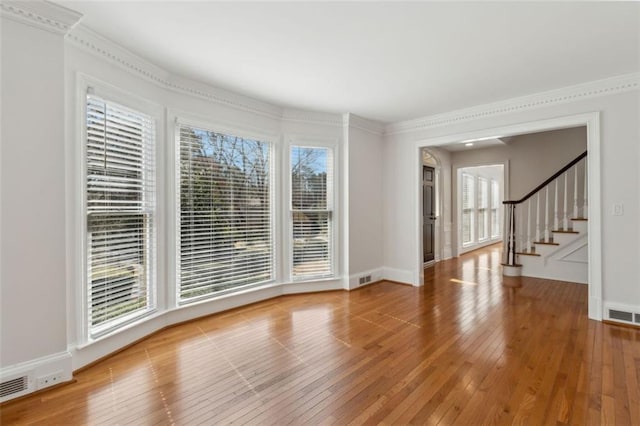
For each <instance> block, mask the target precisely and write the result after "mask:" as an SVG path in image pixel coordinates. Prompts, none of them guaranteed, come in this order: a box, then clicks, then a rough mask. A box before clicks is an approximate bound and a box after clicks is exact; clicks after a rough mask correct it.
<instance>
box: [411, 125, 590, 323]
mask: <svg viewBox="0 0 640 426" xmlns="http://www.w3.org/2000/svg"><path fill="white" fill-rule="evenodd" d="M571 128H582V129H583V130H582V132H583V138H582V142H581V143H582V144H584V143H585V139H586V146H587V150H588V151H589V156H588V158H587V160H588V161H587V162H588V165H587V166H585V169H586V171H585V173H586V180H587V181H588V182H589V185H588V188H587V191H585V197H587V192H588V199H589V204H590V205H598V203H599V202H600V173H599V166H600V137H599V115H598V114H597V113H589V114H580V115H575V116H569V117H560V118H554V119H549V120H541V121H535V122H527V123H520V124H514V125H508V126H504V127H496V128H487V129H483V130H477V131H474V132H470V133H459V134H450V135H446V136H440V137H434V138H431V139H427V140H421V141H416V148H417V150H416V153H418V152H419V153H420V168H419V169H416V172H417V173H416V176H415V177H416V179H415V181H414V182H416V184H417V185H416V186H418V185H419V187H414V188H415V190H416V191H415V193H416V195H418V196H419V197H420V198H422V197H423V191H424V188H423V186H424V185H423V180H424V179H423V173H424V168H423V167H424V163H423V161H422V155H423V152H424V150H425V148H428V149H429V150H430V151H434V152H439V153H442V154H443V155H441V156H440V161H441V162H443V164H444V165H443V166H442V167H441V171H442V172H443V173H445V174H447V177H446V180H447V182H448V183H447V188H452V189H453V188H455V187H456V186H455V185H452V184H453V182H452V181H453V180H455V179H457V168H456V167H455V166H454V165H455V164H456V163H458V159H457V158H456V157H457V154H454V153H452V151H453V152H455V151H459V150H461V149H463V148H464V147H467V148H468V147H469V146H470V145H471V144H472V143H473V144H474V145H482V144H480V143H479V142H482V143H483V144H485V143H491V144H495V145H498V144H509V143H511V140H510V138H512V137H515V136H519V135H533V134H536V133H543V132H551V131H556V130H562V129H571ZM532 137H533V136H532ZM535 137H536V138H538V137H539V135H538V136H535ZM498 146H499V145H498ZM563 146H564V144H563ZM583 146H584V145H583ZM539 147H540V145H537V146H536V151H535V152H534V153H539V152H544V150H542V149H540V148H539ZM487 148H489V147H487ZM487 152H489V150H483V152H482V153H483V154H484V153H487ZM523 158H525V161H527V162H528V163H530V164H531V163H532V162H533V163H535V165H536V167H535V168H530V170H532V171H535V172H536V173H542V172H543V171H542V168H543V167H542V166H545V167H551V168H557V167H556V166H555V165H553V164H551V163H552V160H554V159H556V160H557V159H558V158H556V156H551V157H548V158H545V159H544V160H543V161H534V160H533V159H532V156H531V155H528V154H527V155H526V156H524V157H523ZM477 160H478V161H483V160H482V159H480V156H478V158H477ZM484 160H485V161H486V160H487V158H484ZM478 161H476V164H468V163H467V164H464V163H463V162H462V161H460V167H465V166H472V165H478V164H477V163H478ZM559 161H563V162H564V160H562V159H560V160H559ZM511 162H512V161H511V160H508V159H507V160H505V167H506V169H504V170H503V171H504V174H505V175H508V176H511V173H510V172H509V169H512V170H513V168H514V167H515V166H514V164H515V162H514V164H511ZM485 164H496V163H495V162H493V163H485ZM517 169H518V171H519V173H521V172H522V171H523V170H524V169H522V170H521V168H520V167H517ZM418 170H419V172H418ZM545 174H546V172H545ZM552 174H553V173H552ZM418 176H419V177H418ZM518 176H522V175H521V174H519V175H518ZM511 183H513V185H511ZM516 183H518V184H519V183H523V184H524V183H525V182H524V179H520V178H518V179H517V180H515V181H514V182H509V180H508V179H505V181H504V183H503V197H504V199H507V198H509V197H511V198H513V197H514V195H513V194H511V192H518V188H516V186H517V185H516ZM527 185H529V184H528V183H527ZM512 186H513V188H512ZM452 192H453V191H451V189H448V190H446V191H441V195H443V196H444V197H447V194H448V197H447V198H449V197H451V199H448V200H447V201H446V202H445V203H444V204H445V205H448V206H452V204H453V203H456V198H455V192H454V193H453V194H452ZM561 192H562V191H560V193H561ZM551 193H552V194H553V192H551ZM545 195H546V194H545ZM515 197H516V198H517V196H515ZM511 198H509V199H511ZM551 198H553V197H551ZM461 204H462V203H461ZM439 208H440V209H442V206H439ZM450 208H451V207H450ZM445 209H446V207H445ZM417 210H418V211H417V212H416V213H418V215H417V217H416V221H415V222H414V223H415V225H414V226H416V228H417V229H416V231H418V232H416V233H415V234H414V235H416V237H417V240H418V241H417V244H416V245H417V248H418V249H419V251H418V253H416V254H418V256H417V257H416V260H419V267H418V268H416V269H415V270H414V271H415V272H414V274H415V275H414V277H415V280H414V285H418V286H420V285H423V284H424V272H425V271H424V260H425V251H424V248H423V245H424V238H425V236H424V231H423V229H422V227H423V225H424V222H425V216H424V214H423V213H424V212H423V211H424V206H423V203H420V208H419V209H417ZM457 212H458V210H457V208H451V210H450V211H449V213H447V217H448V219H447V222H448V223H449V228H450V231H451V228H453V232H449V233H446V234H445V238H446V241H445V243H444V244H440V245H438V244H436V246H435V248H436V250H441V248H442V247H441V246H442V245H447V244H450V254H449V256H456V255H457V254H459V253H458V252H459V248H460V247H461V246H462V245H463V244H462V243H461V242H458V241H456V240H463V239H464V238H459V237H458V234H459V232H458V231H459V226H460V224H461V221H459V220H458V217H457V216H456V214H457ZM452 213H453V214H452ZM502 214H504V212H502ZM440 217H442V216H440ZM475 217H476V220H478V219H477V213H476V216H475ZM542 217H544V215H542V214H541V218H542ZM549 217H553V215H552V214H550V215H549ZM577 219H582V218H577ZM499 220H500V221H503V220H504V219H503V218H500V219H499ZM438 222H440V223H438ZM442 222H443V221H442V220H438V221H436V227H435V229H436V235H437V233H438V230H439V229H441V228H442ZM541 222H542V219H541ZM549 222H552V221H551V220H550V221H549ZM584 227H585V229H586V230H587V232H586V237H585V238H586V242H587V243H588V247H589V249H588V252H586V254H585V256H586V257H585V258H584V261H585V263H586V264H587V268H588V271H587V275H588V280H587V285H588V286H589V313H588V314H589V318H591V319H596V320H601V319H602V276H601V265H602V258H601V245H600V243H601V237H600V232H599V231H600V229H601V228H600V227H601V215H600V211H599V210H598V209H593V212H592V211H591V210H590V211H589V220H588V222H586V221H585V223H584ZM499 229H500V230H501V231H502V233H503V235H504V230H503V229H502V227H499ZM519 229H521V230H522V229H525V230H526V229H527V228H526V226H525V227H524V228H523V227H519ZM552 231H553V230H552ZM555 231H556V232H558V233H562V232H565V233H567V230H565V229H559V230H555ZM476 232H477V230H476ZM489 232H491V231H489ZM571 232H572V233H576V231H575V230H573V231H571ZM467 239H469V238H467ZM544 243H546V244H549V243H548V242H547V241H546V240H545V242H544ZM555 243H556V241H555V240H554V244H553V245H556V244H555ZM539 244H543V243H542V242H539ZM462 249H463V250H461V251H462V252H464V251H465V250H464V249H465V247H462ZM436 253H437V251H436ZM558 255H562V256H563V258H567V259H566V260H575V259H573V257H575V256H573V255H571V256H569V255H566V256H565V253H558ZM572 256H573V257H572ZM569 258H571V259H569ZM580 260H582V259H580Z"/></svg>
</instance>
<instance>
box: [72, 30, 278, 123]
mask: <svg viewBox="0 0 640 426" xmlns="http://www.w3.org/2000/svg"><path fill="white" fill-rule="evenodd" d="M66 39H67V40H68V41H69V42H70V43H72V44H74V45H75V46H77V47H79V48H80V49H82V50H85V51H87V52H89V53H91V54H93V55H94V56H98V57H100V58H102V59H105V60H107V61H109V62H111V63H114V64H116V65H117V66H118V67H120V68H121V69H123V70H125V71H127V72H129V73H131V74H134V75H136V76H137V77H141V78H143V79H145V80H147V81H149V82H151V83H153V84H155V85H157V86H160V87H162V88H164V89H168V90H172V91H174V92H178V93H182V94H186V95H189V96H195V97H198V98H201V99H205V100H207V101H210V102H214V103H217V104H221V105H225V106H228V107H231V108H235V109H238V110H241V111H245V112H250V113H253V114H257V115H260V116H264V117H268V118H272V119H278V120H279V119H281V118H282V108H280V107H278V106H275V105H271V104H269V103H266V102H262V101H259V100H257V99H253V98H250V97H247V96H243V95H240V94H236V93H233V92H230V91H227V90H224V89H221V88H218V87H213V86H210V85H207V84H203V83H200V82H197V81H194V80H191V79H187V78H183V77H181V76H177V75H174V74H171V73H169V72H167V71H166V70H164V69H162V68H161V67H158V66H156V65H154V64H153V63H151V62H149V61H147V60H145V59H143V58H141V57H140V56H138V55H136V54H135V53H133V52H131V51H130V50H128V49H126V48H125V47H123V46H121V45H119V44H117V43H114V42H113V41H111V40H109V39H107V38H106V37H103V36H101V35H99V34H98V33H96V32H94V31H92V30H90V29H89V28H87V27H85V26H84V25H78V26H76V28H74V29H73V31H71V32H70V33H69V34H67V37H66Z"/></svg>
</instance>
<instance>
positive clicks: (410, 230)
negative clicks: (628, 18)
mask: <svg viewBox="0 0 640 426" xmlns="http://www.w3.org/2000/svg"><path fill="white" fill-rule="evenodd" d="M638 87H639V84H638V82H637V76H634V77H633V78H624V79H622V80H616V79H612V80H611V81H607V82H597V83H594V84H593V85H585V86H584V87H583V86H575V87H573V88H571V90H569V89H567V93H566V94H558V93H555V92H553V93H551V92H550V93H547V94H539V95H536V97H535V98H523V99H519V100H512V101H508V102H505V103H502V104H499V105H498V104H496V105H487V106H485V107H478V108H475V109H470V110H469V111H460V112H457V113H455V112H454V113H451V114H448V115H446V116H445V115H443V116H441V117H433V118H427V119H424V120H415V121H411V122H406V123H398V124H395V125H391V126H389V127H388V129H387V130H388V132H389V134H388V135H387V137H386V140H385V147H384V159H385V161H384V186H385V188H384V194H385V201H384V206H385V208H384V223H385V229H384V233H385V237H384V244H385V266H388V267H390V268H393V269H394V270H397V271H400V273H401V274H403V275H405V276H407V277H411V280H408V281H407V282H411V283H417V281H418V276H419V275H418V273H417V272H416V271H414V269H415V265H416V263H415V258H416V254H417V253H418V242H417V239H416V238H415V235H414V232H415V223H414V222H415V212H416V209H417V208H418V206H417V200H418V197H417V194H413V193H412V191H411V190H407V188H412V187H413V186H415V184H414V182H413V179H414V177H415V176H416V172H415V167H416V165H417V164H418V163H417V161H418V160H417V158H418V148H417V147H418V146H420V145H421V144H424V141H427V140H434V139H437V138H442V139H446V138H447V137H448V136H451V135H454V136H460V138H461V139H459V140H464V139H467V138H470V137H471V136H473V135H476V136H489V135H490V132H491V129H499V128H503V127H509V126H516V125H520V124H522V123H529V122H535V121H541V120H549V119H554V118H557V117H565V116H570V115H576V114H583V113H590V112H594V111H599V112H601V115H600V136H601V150H602V152H601V157H600V158H599V161H600V163H601V180H602V187H601V191H600V193H601V199H602V205H600V206H597V205H595V206H594V205H591V206H590V209H600V212H601V217H602V229H601V232H602V274H603V280H602V282H603V286H604V287H603V295H602V296H603V298H604V301H610V302H619V303H622V302H626V303H627V304H631V305H635V306H639V305H640V286H638V285H637V283H638V282H640V271H639V270H638V268H637V261H638V259H639V258H640V238H639V236H640V229H639V227H640V225H639V224H640V222H639V221H638V219H637V217H638V213H640V212H639V199H640V194H639V191H638V187H639V184H640V182H639V176H638V167H637V164H638V158H639V152H638V151H639V144H638V140H640V130H639V126H638V116H640V108H639V103H640V102H639V99H640V98H639V95H638ZM614 202H621V203H623V204H624V208H625V213H624V216H612V215H611V208H612V205H613V203H614Z"/></svg>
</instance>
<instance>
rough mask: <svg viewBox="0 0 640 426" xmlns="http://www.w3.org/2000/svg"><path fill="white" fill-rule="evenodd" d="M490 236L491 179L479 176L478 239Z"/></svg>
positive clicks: (482, 239) (481, 239)
mask: <svg viewBox="0 0 640 426" xmlns="http://www.w3.org/2000/svg"><path fill="white" fill-rule="evenodd" d="M487 238H489V181H488V180H487V179H485V178H482V177H479V178H478V241H484V240H486V239H487Z"/></svg>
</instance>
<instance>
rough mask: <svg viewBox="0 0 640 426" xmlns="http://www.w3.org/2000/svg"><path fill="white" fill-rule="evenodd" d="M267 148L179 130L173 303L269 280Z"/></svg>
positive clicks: (209, 133)
mask: <svg viewBox="0 0 640 426" xmlns="http://www.w3.org/2000/svg"><path fill="white" fill-rule="evenodd" d="M269 168H270V150H269V144H267V143H265V142H260V141H256V140H251V139H244V138H241V137H237V136H232V135H225V134H222V133H216V132H212V131H207V130H202V129H197V128H193V127H188V126H181V127H180V250H179V275H180V276H179V282H180V291H179V292H180V299H181V300H182V301H185V300H188V299H189V300H192V299H194V298H202V297H210V296H212V295H215V294H220V293H221V292H224V291H228V290H230V289H235V288H238V287H243V286H247V285H251V284H257V283H261V282H265V281H269V280H271V279H272V278H273V238H272V230H271V227H272V217H271V216H272V215H271V188H270V185H271V184H270V172H269Z"/></svg>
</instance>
